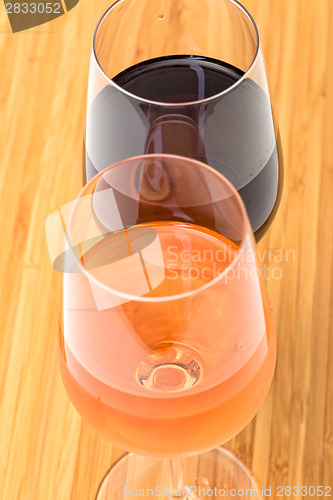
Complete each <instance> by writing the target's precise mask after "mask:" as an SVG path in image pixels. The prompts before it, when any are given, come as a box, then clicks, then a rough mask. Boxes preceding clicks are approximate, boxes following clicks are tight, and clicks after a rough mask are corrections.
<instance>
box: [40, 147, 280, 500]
mask: <svg viewBox="0 0 333 500" xmlns="http://www.w3.org/2000/svg"><path fill="white" fill-rule="evenodd" d="M197 186H200V189H197ZM57 228H58V230H57ZM62 230H65V233H63V234H64V235H65V236H64V237H63V238H62V240H63V243H64V246H63V247H62V246H61V237H60V236H59V235H60V234H61V231H62ZM47 234H48V240H49V247H50V253H51V256H52V260H53V262H54V267H55V268H57V269H60V270H62V271H64V272H65V274H64V300H63V307H64V315H63V320H64V329H63V332H62V333H61V335H60V339H59V358H60V369H61V374H62V378H63V381H64V385H65V387H66V389H67V391H68V394H69V397H70V398H71V400H72V402H73V404H74V406H75V407H76V409H77V410H78V412H79V413H80V414H81V415H82V417H83V418H84V419H85V420H86V421H87V422H88V423H90V424H91V425H92V426H93V427H94V428H95V429H96V430H97V431H98V432H99V433H101V434H102V435H103V436H104V437H105V438H106V439H108V440H109V441H110V442H112V443H113V444H114V445H115V446H118V447H120V448H122V449H125V450H127V451H130V452H131V453H129V454H126V455H125V456H124V457H123V458H122V459H121V460H120V461H119V462H118V463H117V464H116V465H115V466H113V467H112V468H111V469H110V471H109V472H108V474H107V475H106V477H105V479H104V481H103V483H102V485H101V487H100V490H99V493H98V495H97V498H98V500H109V499H113V498H118V497H119V496H120V494H122V495H125V496H135V494H134V493H133V492H134V491H138V490H142V491H148V490H149V492H153V495H152V496H153V497H154V496H156V497H157V496H158V497H160V498H171V497H176V498H190V497H193V495H194V494H195V491H196V490H195V488H197V491H199V488H206V490H207V491H208V490H213V489H214V488H219V489H221V490H222V489H224V490H225V491H227V489H229V490H231V489H232V488H237V489H238V490H240V489H244V490H245V489H248V488H254V489H255V488H256V486H255V482H254V480H253V478H252V475H251V473H250V472H249V471H248V470H247V469H246V467H245V466H244V465H243V464H241V463H240V462H239V461H238V460H237V459H236V458H235V457H234V456H233V455H232V454H230V453H229V452H227V451H224V450H223V449H222V448H216V446H218V445H219V444H220V443H224V442H226V441H228V440H229V439H231V438H232V437H233V436H235V435H236V434H237V433H238V432H240V431H241V430H242V429H243V428H244V427H245V426H246V425H247V424H248V423H249V422H250V420H251V419H252V418H253V417H254V416H255V414H256V412H257V411H258V409H259V408H260V406H261V404H262V402H263V401H264V398H265V396H266V394H267V391H268V389H269V386H270V383H271V379H272V376H273V371H274V365H275V334H274V328H273V323H272V313H271V308H270V305H269V300H268V297H267V293H266V290H265V286H264V283H263V279H262V276H261V275H260V269H259V268H258V266H257V261H256V254H255V251H254V238H253V234H252V230H251V225H250V223H249V220H248V217H247V214H246V210H245V207H244V204H243V202H242V200H241V198H240V196H239V195H238V193H237V191H236V190H235V189H234V187H233V186H232V185H231V183H230V182H229V181H228V180H227V179H226V178H225V177H223V176H222V175H221V174H220V173H219V172H217V171H216V170H215V169H213V168H211V167H209V166H207V165H205V164H203V163H201V162H198V161H196V160H193V159H189V158H185V157H179V156H173V155H146V156H141V157H134V158H130V159H127V160H124V161H122V162H119V163H117V164H115V165H113V166H111V167H108V168H107V169H105V170H104V171H102V172H100V173H99V174H98V175H96V176H95V177H94V178H93V179H92V180H91V181H90V182H89V183H88V184H87V185H86V186H85V187H84V188H83V191H82V192H81V193H80V195H79V196H78V198H77V199H76V200H75V202H73V203H71V204H69V205H67V206H65V207H63V209H61V210H60V211H57V212H55V213H54V214H53V215H52V216H50V218H49V219H48V222H47ZM51 240H52V241H53V242H52V241H51ZM52 248H53V250H52ZM209 450H213V451H209ZM160 488H162V490H161V489H160ZM163 488H164V489H163ZM191 488H192V489H191ZM161 491H162V493H163V494H162V495H161V494H159V493H160V492H161ZM256 491H257V490H256ZM170 492H171V493H172V494H171V493H170ZM136 494H137V493H136ZM149 494H150V495H151V493H149ZM257 495H258V496H259V493H257ZM199 496H200V495H199ZM259 497H260V496H259ZM194 498H196V497H195V496H194ZM236 498H243V497H242V496H239V497H236Z"/></svg>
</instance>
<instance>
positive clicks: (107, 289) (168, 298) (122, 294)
mask: <svg viewBox="0 0 333 500" xmlns="http://www.w3.org/2000/svg"><path fill="white" fill-rule="evenodd" d="M148 158H169V159H171V160H172V159H174V160H182V161H187V162H189V163H194V164H196V165H197V166H199V167H200V168H203V169H205V170H207V171H209V172H211V173H212V174H213V175H215V176H216V177H217V178H219V179H220V180H222V181H223V183H224V184H225V185H227V186H228V187H229V189H230V191H231V193H232V195H233V196H235V197H236V200H237V202H238V207H239V208H240V210H241V214H242V222H243V228H242V233H241V239H240V243H239V245H238V248H237V250H235V253H234V257H233V259H232V261H231V262H230V263H229V264H228V266H227V267H226V268H225V269H224V270H223V271H222V273H219V274H218V275H217V276H216V278H214V279H212V280H211V281H208V283H206V284H205V285H202V286H200V287H199V288H196V289H194V290H191V291H189V292H185V293H179V294H175V295H165V296H163V297H145V296H139V295H132V294H129V293H125V292H121V291H119V290H116V289H114V288H111V287H109V286H107V285H105V284H104V283H101V282H100V281H99V280H98V279H96V278H95V277H94V276H93V275H92V274H91V273H90V272H89V270H87V269H86V268H85V267H84V266H83V265H82V262H81V260H80V258H78V256H77V255H76V253H75V251H74V249H73V247H72V246H70V247H69V250H70V251H71V252H72V254H73V258H74V260H75V262H76V265H77V267H78V268H79V269H80V271H81V272H82V273H83V274H84V275H85V276H86V277H87V279H88V280H89V281H91V282H92V283H94V284H95V285H96V286H98V287H99V288H100V289H102V290H104V291H105V292H108V293H111V294H113V295H115V296H117V297H121V298H124V299H126V300H127V301H135V302H148V303H159V302H169V301H173V300H181V299H185V298H188V297H192V296H194V295H196V294H198V293H201V292H203V291H205V290H207V289H208V288H210V287H212V286H214V285H215V284H216V283H218V282H219V281H221V280H222V279H223V278H224V277H225V275H226V274H227V273H229V271H230V270H231V269H232V268H233V267H234V266H235V265H236V263H237V262H238V261H239V259H240V256H241V253H242V251H243V249H244V246H245V240H246V236H247V234H248V231H247V227H251V226H250V223H249V221H248V216H247V212H246V208H245V205H244V202H243V200H242V198H241V196H240V195H239V193H238V191H237V190H236V189H235V187H234V186H233V185H232V183H231V182H230V181H229V180H228V179H227V178H226V177H225V176H224V175H222V174H221V173H220V172H218V171H217V170H215V169H214V168H213V167H210V166H209V165H206V164H205V163H203V162H201V161H198V160H195V159H193V158H188V157H185V156H179V155H170V154H162V153H160V154H151V155H138V156H133V157H130V158H126V159H125V160H121V161H118V162H117V163H114V164H113V165H110V166H109V167H106V168H105V169H104V170H102V171H101V172H98V173H97V174H96V175H95V176H94V177H92V179H91V180H90V181H89V182H88V183H87V184H86V185H85V186H84V187H83V188H82V189H81V191H80V193H79V194H78V196H77V197H76V198H75V201H74V204H73V207H72V209H71V213H70V217H69V222H68V235H69V238H70V235H71V225H72V220H73V217H74V214H75V210H76V204H77V202H78V201H79V199H80V198H82V197H83V196H86V194H85V192H86V191H87V189H88V188H89V186H91V184H93V183H94V182H95V181H97V179H98V178H99V177H101V176H102V175H103V174H104V173H106V172H108V171H109V170H112V169H113V168H116V167H119V165H124V164H126V163H131V162H133V161H138V160H146V159H148ZM175 222H177V221H175ZM143 224H144V223H141V225H143ZM124 229H125V228H124ZM251 231H252V230H251Z"/></svg>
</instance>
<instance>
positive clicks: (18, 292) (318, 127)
mask: <svg viewBox="0 0 333 500" xmlns="http://www.w3.org/2000/svg"><path fill="white" fill-rule="evenodd" d="M243 3H244V5H245V6H246V7H247V8H248V9H249V10H250V11H251V13H252V14H253V16H254V18H255V20H256V21H257V24H258V27H259V31H260V34H261V41H262V48H263V53H264V57H265V62H266V70H267V74H268V80H269V85H270V91H271V97H272V100H273V103H274V108H275V110H276V114H277V117H278V121H279V124H280V129H281V135H282V144H283V150H284V158H285V185H284V193H283V198H282V203H281V206H280V209H279V212H278V215H277V216H276V219H275V221H274V223H273V225H272V226H271V228H270V229H269V231H268V233H267V235H266V236H265V237H264V239H263V240H262V241H261V242H260V244H259V250H260V252H261V255H262V256H263V258H264V263H265V264H267V265H268V267H269V269H268V271H269V272H268V278H269V279H268V280H267V286H268V291H269V294H270V298H271V302H272V305H273V308H274V312H275V321H276V328H277V337H278V362H277V369H276V374H275V378H274V382H273V385H272V387H271V390H270V393H269V396H268V397H267V399H266V402H265V404H264V406H263V407H262V409H261V410H260V412H259V414H258V415H257V417H256V418H255V420H254V421H253V422H252V423H251V424H250V425H249V426H248V427H247V428H246V429H245V430H244V431H243V432H241V433H240V434H239V435H238V436H237V437H236V438H234V439H233V440H232V441H231V442H229V443H228V444H227V445H226V447H227V448H228V449H230V450H232V451H234V452H235V453H236V454H237V455H238V456H239V457H240V458H241V459H242V460H243V461H244V462H246V464H247V465H248V466H249V467H250V468H252V470H253V471H254V473H255V474H256V476H257V478H258V480H259V482H260V483H261V484H262V485H264V486H265V488H268V487H269V486H271V487H272V496H271V498H275V497H276V498H278V497H277V495H276V491H277V490H276V488H277V486H279V485H281V486H286V485H289V486H295V485H299V486H301V485H307V486H310V485H313V486H315V487H317V486H319V485H322V486H329V485H331V486H332V490H331V495H332V496H333V484H332V483H333V363H332V361H331V360H332V359H333V352H332V351H333V329H332V324H333V317H332V311H333V304H332V295H333V290H332V277H333V182H332V181H333V60H332V53H333V2H332V0H316V1H315V0H244V1H243ZM107 6H108V2H107V1H105V0H94V1H89V0H81V1H80V2H79V4H78V5H77V6H76V7H75V8H74V9H73V10H72V11H70V12H69V13H68V14H66V15H65V16H63V17H60V18H58V19H56V20H54V21H52V22H50V23H48V24H45V25H42V26H40V27H38V28H34V29H31V30H27V31H23V32H21V33H16V34H12V33H11V30H10V25H9V22H8V19H7V17H6V14H5V12H4V7H3V4H2V6H1V18H0V60H1V79H0V92H1V94H0V107H1V112H0V116H1V133H0V152H1V153H0V154H1V161H0V201H1V205H0V206H1V211H0V231H1V242H2V246H1V252H0V279H1V281H0V283H1V291H0V396H1V407H0V498H1V499H4V500H5V499H6V500H18V499H20V500H91V499H93V498H95V493H96V490H97V487H98V484H99V483H100V481H101V479H102V477H103V475H104V473H105V471H106V470H107V469H108V467H109V466H110V465H111V464H112V463H113V462H114V461H115V460H116V459H117V458H118V457H119V456H120V455H122V453H123V452H122V451H121V450H119V449H116V448H115V447H113V446H112V445H111V444H110V443H107V442H105V441H104V440H103V439H102V438H100V437H99V436H98V435H97V434H96V433H95V431H94V430H92V429H91V428H90V427H88V425H87V424H85V423H84V422H83V421H82V420H81V418H80V416H79V415H78V414H77V413H76V411H75V410H74V408H73V406H72V405H71V403H70V401H69V399H68V397H67V394H66V393H65V390H64V388H63V385H62V382H61V379H60V375H59V371H58V366H57V351H56V337H57V330H58V328H59V323H60V315H61V275H60V274H58V273H55V272H54V271H53V269H52V267H51V265H50V261H49V257H48V253H47V248H46V241H45V235H44V221H45V219H46V217H47V216H48V215H49V214H50V213H51V212H52V211H53V210H54V209H55V208H57V207H60V206H61V205H63V204H64V203H66V202H68V201H71V200H73V199H74V197H75V195H76V194H77V193H78V190H79V189H80V187H81V161H82V160H81V159H82V137H83V130H84V120H85V107H86V99H87V78H88V70H89V60H90V51H91V40H92V33H93V30H94V26H95V25H96V23H97V21H98V19H99V17H100V15H101V14H102V12H103V11H104V10H105V8H106V7H107ZM265 250H266V251H267V252H266V254H265V257H264V252H265ZM269 251H270V252H271V256H273V257H274V258H273V261H272V262H269V260H272V259H269ZM279 252H281V253H279ZM278 255H283V261H282V262H278V260H280V259H279V257H278ZM274 259H275V260H274ZM119 497H120V498H121V495H120V496H119ZM283 498H287V496H286V495H284V496H283ZM291 498H313V497H310V495H309V494H308V495H305V496H303V497H301V496H300V495H299V496H292V497H291ZM314 498H317V497H316V496H315V497H314Z"/></svg>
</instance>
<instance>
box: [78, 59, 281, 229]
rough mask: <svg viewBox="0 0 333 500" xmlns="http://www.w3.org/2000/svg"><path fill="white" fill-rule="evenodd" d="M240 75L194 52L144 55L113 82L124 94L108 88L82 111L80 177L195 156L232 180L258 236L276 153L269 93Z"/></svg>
mask: <svg viewBox="0 0 333 500" xmlns="http://www.w3.org/2000/svg"><path fill="white" fill-rule="evenodd" d="M243 75H244V72H242V71H241V70H239V69H237V68H235V67H234V66H231V65H230V64H227V63H224V62H221V61H217V60H215V59H209V58H204V57H198V56H169V57H163V58H157V59H152V60H149V61H145V62H142V63H140V64H137V65H135V66H132V67H131V68H129V69H126V70H125V71H123V72H122V73H120V74H118V75H117V76H115V77H114V78H113V81H114V82H115V83H116V84H117V85H118V86H119V87H122V88H123V89H124V90H125V91H126V92H121V91H120V89H119V88H118V87H116V86H112V85H108V86H107V87H105V88H104V89H103V90H102V91H101V92H100V93H99V94H98V96H97V97H96V98H95V100H94V101H93V103H92V105H91V106H90V109H89V110H88V117H87V136H86V145H87V151H86V178H87V179H88V180H90V179H91V178H92V177H93V176H94V175H95V174H96V173H97V172H99V171H101V170H102V169H104V168H105V167H107V166H109V165H111V164H113V163H115V162H117V161H120V160H123V159H125V158H128V157H131V156H136V155H140V154H147V153H148V154H153V153H169V154H178V155H182V156H188V157H192V158H195V159H197V160H200V161H203V162H205V163H207V164H209V165H210V166H212V167H213V168H215V169H216V170H218V171H219V172H221V173H222V174H223V175H225V176H226V177H227V178H228V179H229V180H230V181H231V182H232V183H233V185H234V186H235V187H236V189H237V190H238V192H239V194H240V195H241V197H242V198H243V201H244V203H245V206H246V208H247V211H248V215H249V218H250V221H251V224H252V227H253V231H254V232H255V236H256V238H257V239H259V238H260V237H261V236H262V235H263V234H264V233H265V232H266V230H267V228H268V226H269V225H270V223H271V221H272V219H273V217H274V215H275V212H276V210H277V208H278V204H279V199H280V194H281V189H282V157H281V151H280V148H279V140H278V139H276V137H275V133H274V128H273V118H272V113H271V107H270V102H269V98H268V96H267V95H266V93H265V92H264V91H263V90H262V89H261V88H260V87H259V86H258V85H257V84H256V83H254V82H253V81H252V80H251V79H249V78H245V79H242V77H243ZM239 80H241V81H240V82H238V81H239ZM237 82H238V84H237V85H235V84H236V83H237ZM227 89H229V90H228V92H225V93H223V92H224V91H225V90H227ZM203 99H208V100H206V101H204V102H200V101H202V100H203ZM198 101H199V102H198ZM138 222H139V221H138Z"/></svg>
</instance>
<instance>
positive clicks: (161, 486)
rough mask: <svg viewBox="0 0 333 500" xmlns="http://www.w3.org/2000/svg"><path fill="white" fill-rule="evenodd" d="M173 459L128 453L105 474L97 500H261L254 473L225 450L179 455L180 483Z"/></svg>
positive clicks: (218, 449)
mask: <svg viewBox="0 0 333 500" xmlns="http://www.w3.org/2000/svg"><path fill="white" fill-rule="evenodd" d="M171 460H172V459H165V458H160V457H151V456H141V455H134V454H132V453H127V454H126V455H124V456H123V457H121V458H120V459H119V460H118V461H117V462H116V463H115V464H114V465H113V466H112V467H111V468H110V469H109V471H108V472H107V474H106V475H105V477H104V479H103V481H102V483H101V485H100V487H99V490H98V493H97V496H96V500H118V499H122V498H123V499H126V498H132V497H137V498H148V499H151V498H159V500H171V499H172V500H199V499H201V498H202V499H204V498H207V497H208V498H211V499H214V500H217V499H220V498H221V499H222V498H228V497H229V498H232V499H236V500H238V499H244V500H245V499H248V498H256V499H259V500H262V496H261V493H260V490H261V488H260V487H259V485H258V483H257V481H256V479H255V477H254V475H253V473H252V472H251V471H249V470H248V469H247V467H246V466H245V465H244V464H243V463H242V462H241V461H240V460H239V459H238V458H237V457H235V455H233V454H232V453H231V452H229V451H228V450H225V449H223V448H216V449H214V450H211V451H208V452H205V453H201V454H199V455H192V456H186V457H180V458H179V459H177V460H179V466H180V467H181V470H182V485H180V484H176V485H175V484H172V479H171V478H172V474H171V470H170V462H171Z"/></svg>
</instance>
